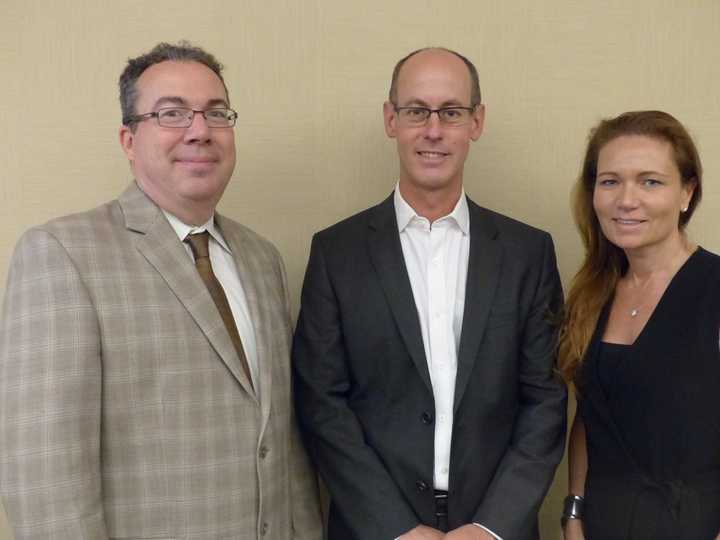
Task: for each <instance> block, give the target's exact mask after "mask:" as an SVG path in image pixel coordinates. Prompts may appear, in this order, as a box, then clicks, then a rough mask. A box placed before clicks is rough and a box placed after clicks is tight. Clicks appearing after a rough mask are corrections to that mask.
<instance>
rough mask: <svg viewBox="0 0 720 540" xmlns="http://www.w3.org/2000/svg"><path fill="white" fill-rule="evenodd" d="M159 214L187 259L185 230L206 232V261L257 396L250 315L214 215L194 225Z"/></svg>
mask: <svg viewBox="0 0 720 540" xmlns="http://www.w3.org/2000/svg"><path fill="white" fill-rule="evenodd" d="M163 214H165V217H166V218H167V220H168V222H170V226H171V227H172V228H173V230H174V231H175V234H177V235H178V238H179V239H180V241H181V242H183V246H185V250H186V251H187V253H188V256H189V257H190V260H192V261H193V264H194V262H195V259H194V257H193V254H192V250H191V249H190V246H189V245H188V244H187V243H186V242H184V240H185V237H186V236H187V235H188V234H197V233H201V232H203V231H207V232H208V233H210V239H209V242H208V251H209V254H210V264H211V265H212V269H213V273H214V274H215V277H216V278H217V279H218V281H219V282H220V285H222V288H223V290H224V291H225V296H227V299H228V303H229V304H230V311H232V314H233V318H234V319H235V326H237V329H238V333H239V334H240V340H241V341H242V345H243V349H244V351H245V356H246V357H247V361H248V367H249V368H250V376H251V377H252V384H253V388H254V390H255V395H256V396H257V397H258V398H259V397H260V385H259V384H258V383H259V376H260V375H259V373H258V360H257V344H256V341H255V329H254V328H253V325H252V319H251V318H250V311H249V309H248V304H247V299H246V298H245V291H244V289H243V286H242V283H241V281H240V276H239V275H238V271H237V266H236V265H235V259H234V258H233V254H232V252H231V251H230V248H229V247H228V245H227V243H226V242H225V239H224V238H223V237H222V234H221V233H220V230H219V229H218V228H217V227H215V215H214V214H213V216H212V217H211V218H210V219H209V220H208V221H207V223H205V224H204V225H201V226H199V227H194V226H191V225H188V224H186V223H183V222H182V221H180V219H179V218H177V217H176V216H174V215H173V214H171V213H170V212H166V211H165V210H163Z"/></svg>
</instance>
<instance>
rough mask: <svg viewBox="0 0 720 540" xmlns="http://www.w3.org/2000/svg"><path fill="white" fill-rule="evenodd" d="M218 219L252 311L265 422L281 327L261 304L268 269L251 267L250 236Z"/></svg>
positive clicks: (216, 216) (251, 318)
mask: <svg viewBox="0 0 720 540" xmlns="http://www.w3.org/2000/svg"><path fill="white" fill-rule="evenodd" d="M215 222H216V223H217V225H218V227H219V228H220V230H221V231H222V235H223V237H224V238H225V241H226V242H227V244H228V245H229V246H230V249H231V251H232V253H233V258H234V259H235V265H236V267H237V271H238V277H239V278H240V283H241V284H242V287H243V292H244V293H245V300H246V302H247V305H248V311H249V313H250V320H251V321H252V327H253V331H254V333H255V346H256V348H257V355H256V358H257V373H258V376H259V379H260V380H259V381H257V382H256V384H259V387H260V391H259V396H260V406H261V411H262V417H263V422H262V425H263V426H264V425H265V422H266V421H267V418H268V416H269V414H270V401H271V399H270V388H271V383H272V363H271V362H270V361H261V359H262V360H268V359H271V358H272V350H270V348H271V344H272V341H273V338H272V333H273V332H278V331H279V329H278V328H273V327H272V325H271V324H269V321H268V318H267V310H265V309H263V307H262V305H263V302H262V293H261V290H262V287H261V283H260V280H262V279H263V271H264V270H268V269H257V268H251V267H250V263H249V262H248V257H247V254H248V251H249V250H250V249H251V246H250V243H249V242H248V241H247V238H246V237H245V235H244V234H243V233H242V231H241V230H239V229H237V227H229V226H227V225H224V224H225V223H226V221H225V218H223V217H222V216H221V215H219V214H215Z"/></svg>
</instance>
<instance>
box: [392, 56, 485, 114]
mask: <svg viewBox="0 0 720 540" xmlns="http://www.w3.org/2000/svg"><path fill="white" fill-rule="evenodd" d="M426 52H435V53H437V52H441V53H447V54H450V55H452V56H454V57H455V58H457V59H459V60H460V61H461V62H462V63H463V64H464V65H465V68H466V69H467V74H468V82H469V84H470V101H471V105H472V106H473V107H475V106H477V105H480V104H482V93H481V91H480V77H479V75H478V72H477V68H476V67H475V65H474V64H473V63H472V62H471V61H470V60H469V59H468V58H467V57H465V56H463V55H462V54H460V53H459V52H457V51H453V50H452V49H448V48H446V47H437V46H431V47H423V48H421V49H417V50H415V51H412V52H411V53H409V54H407V55H406V56H404V57H403V58H401V59H400V60H398V62H397V63H396V64H395V68H394V69H393V74H392V80H391V82H390V91H389V92H388V99H389V100H390V102H391V103H395V104H396V103H397V86H398V81H399V79H400V73H401V72H402V68H403V67H405V64H406V63H407V61H408V60H410V59H411V58H413V57H415V56H417V55H418V54H420V53H426Z"/></svg>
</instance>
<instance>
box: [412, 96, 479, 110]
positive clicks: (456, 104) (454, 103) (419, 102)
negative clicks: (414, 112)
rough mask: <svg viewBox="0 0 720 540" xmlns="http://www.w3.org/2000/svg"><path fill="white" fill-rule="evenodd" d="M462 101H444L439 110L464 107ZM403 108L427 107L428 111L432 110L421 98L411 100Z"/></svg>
mask: <svg viewBox="0 0 720 540" xmlns="http://www.w3.org/2000/svg"><path fill="white" fill-rule="evenodd" d="M464 106H465V105H463V104H462V103H461V102H460V101H458V100H456V99H450V100H447V101H443V102H442V104H441V105H440V107H439V108H441V109H443V108H445V107H464ZM403 107H425V108H428V109H432V107H430V105H428V104H427V103H426V102H425V101H423V100H422V99H419V98H411V99H410V100H409V101H407V102H406V103H405V105H403Z"/></svg>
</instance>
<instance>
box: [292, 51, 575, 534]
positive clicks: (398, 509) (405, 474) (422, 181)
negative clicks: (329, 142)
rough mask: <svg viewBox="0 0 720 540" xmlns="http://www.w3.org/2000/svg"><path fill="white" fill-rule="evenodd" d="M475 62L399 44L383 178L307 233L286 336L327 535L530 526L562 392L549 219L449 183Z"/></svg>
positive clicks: (555, 447)
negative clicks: (387, 182) (385, 182)
mask: <svg viewBox="0 0 720 540" xmlns="http://www.w3.org/2000/svg"><path fill="white" fill-rule="evenodd" d="M484 112H485V110H484V106H483V105H482V104H481V100H480V88H479V84H478V76H477V71H476V70H475V67H474V66H473V65H472V63H470V62H469V61H468V60H467V59H466V58H464V57H463V56H461V55H459V54H457V53H455V52H452V51H448V50H445V49H434V48H433V49H424V50H420V51H415V52H414V53H411V54H410V55H408V56H407V57H406V58H404V59H402V60H401V61H400V62H399V63H398V65H397V66H396V68H395V71H394V73H393V80H392V85H391V89H390V99H389V101H388V102H386V103H385V105H384V118H385V130H386V132H387V134H388V136H389V137H392V138H395V139H396V141H397V148H398V155H399V158H400V180H399V182H398V184H397V186H396V188H395V190H394V193H393V194H392V195H391V196H390V197H389V198H388V199H386V200H385V201H384V202H382V203H380V204H379V205H377V206H375V207H373V208H370V209H368V210H366V211H364V212H361V213H359V214H357V215H355V216H353V217H351V218H349V219H347V220H345V221H342V222H340V223H338V224H336V225H334V226H332V227H330V228H329V229H326V230H324V231H322V232H320V233H318V234H317V235H316V236H315V237H314V239H313V243H312V249H311V253H310V261H309V264H308V268H307V273H306V276H305V283H304V286H303V293H302V307H301V313H300V319H299V322H298V327H297V332H296V335H295V341H294V347H293V360H294V368H295V373H296V403H297V408H298V415H299V418H300V422H301V425H302V427H303V429H304V431H305V435H306V437H307V440H308V443H309V445H310V451H311V455H312V457H313V458H314V460H315V462H316V464H317V466H318V468H319V470H320V473H321V475H322V477H323V478H324V480H325V482H326V484H327V486H328V488H329V491H330V495H331V509H330V517H329V538H330V540H336V539H337V540H348V539H350V540H352V539H355V540H393V539H395V538H399V539H401V540H416V539H431V540H432V539H439V538H446V539H447V540H464V539H467V540H471V539H478V540H480V539H492V538H500V539H502V540H516V539H520V540H526V539H528V540H529V539H536V538H538V529H537V510H538V507H539V506H540V503H541V501H542V499H543V496H544V495H545V493H546V491H547V489H548V487H549V485H550V482H551V480H552V477H553V473H554V471H555V467H556V466H557V463H558V462H559V460H560V458H561V456H562V451H563V444H564V435H565V405H566V391H565V388H564V386H563V385H562V384H561V383H560V382H559V380H558V379H557V378H556V377H555V376H554V374H553V363H554V353H555V337H556V335H555V330H556V328H555V326H554V324H553V321H554V320H557V312H558V310H559V308H560V305H561V296H562V293H561V287H560V280H559V277H558V273H557V268H556V262H555V254H554V249H553V244H552V240H551V238H550V236H549V235H548V234H547V233H545V232H542V231H539V230H537V229H534V228H532V227H529V226H527V225H524V224H522V223H519V222H517V221H514V220H512V219H510V218H507V217H504V216H501V215H499V214H497V213H494V212H492V211H490V210H487V209H484V208H481V207H479V206H477V205H476V204H475V203H474V202H472V201H471V200H470V199H468V198H466V197H465V194H464V190H463V168H464V163H465V159H466V157H467V153H468V151H469V147H470V142H471V141H475V140H477V139H478V137H479V136H480V134H481V132H482V128H483V121H484Z"/></svg>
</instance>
